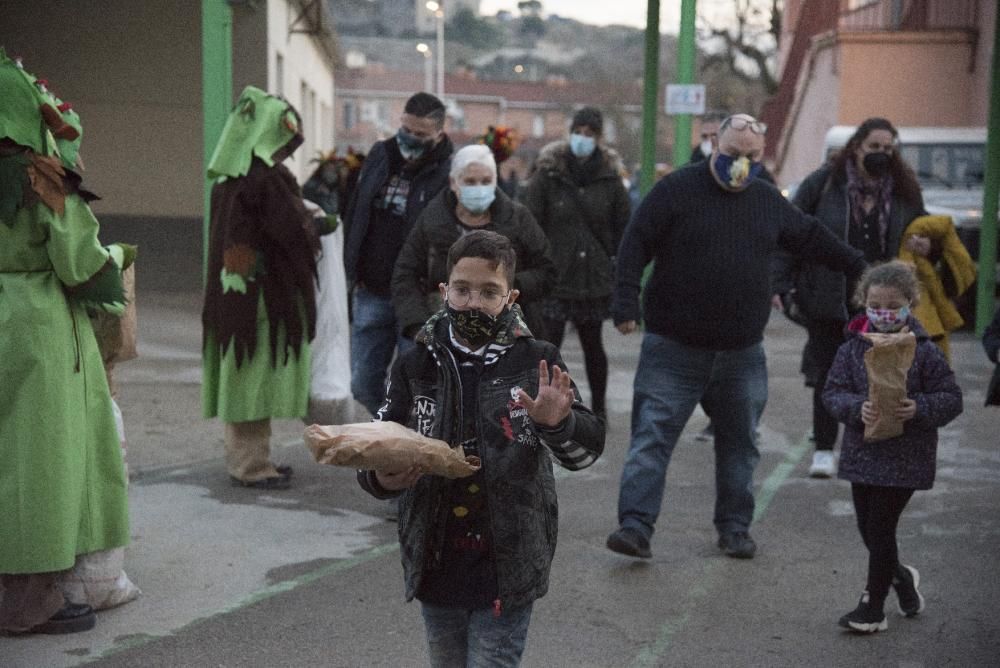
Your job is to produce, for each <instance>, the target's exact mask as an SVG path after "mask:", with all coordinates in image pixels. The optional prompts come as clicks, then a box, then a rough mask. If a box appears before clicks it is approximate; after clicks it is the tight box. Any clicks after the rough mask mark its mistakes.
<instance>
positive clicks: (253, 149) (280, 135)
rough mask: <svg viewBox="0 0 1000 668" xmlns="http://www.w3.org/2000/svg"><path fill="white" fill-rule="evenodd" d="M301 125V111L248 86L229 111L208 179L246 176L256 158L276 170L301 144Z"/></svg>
mask: <svg viewBox="0 0 1000 668" xmlns="http://www.w3.org/2000/svg"><path fill="white" fill-rule="evenodd" d="M301 126H302V123H301V120H300V118H299V114H298V112H297V111H295V108H294V107H292V105H290V104H289V103H288V102H287V101H285V100H283V99H282V98H280V97H276V96H274V95H268V94H267V93H265V92H264V91H262V90H261V89H259V88H256V87H255V86H247V87H246V88H244V89H243V93H242V94H241V95H240V99H239V100H237V102H236V105H235V106H234V107H233V110H232V111H231V112H229V118H227V119H226V126H225V127H224V128H223V129H222V136H221V137H219V143H218V144H216V146H215V152H214V153H213V154H212V159H211V160H209V162H208V177H209V178H211V179H216V178H220V177H221V178H226V177H228V178H235V177H237V176H246V174H247V172H249V171H250V162H251V161H252V160H253V158H254V157H257V158H259V159H260V160H261V161H263V162H264V164H266V165H267V166H268V167H273V166H274V164H275V163H276V162H281V161H282V160H284V159H285V158H287V157H288V156H290V155H291V154H292V153H294V152H295V149H297V148H298V147H299V146H300V145H301V144H302V130H301Z"/></svg>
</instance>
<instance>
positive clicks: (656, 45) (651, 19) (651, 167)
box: [639, 0, 660, 196]
mask: <svg viewBox="0 0 1000 668" xmlns="http://www.w3.org/2000/svg"><path fill="white" fill-rule="evenodd" d="M644 74H645V77H644V79H645V81H644V84H643V96H642V163H641V168H640V169H641V172H640V176H641V179H640V181H639V192H640V193H642V195H643V196H645V195H646V193H648V192H649V189H650V188H652V187H653V182H654V179H655V178H656V118H657V114H658V113H659V110H658V109H657V108H656V99H657V94H658V93H659V89H660V0H648V1H647V3H646V62H645V66H644Z"/></svg>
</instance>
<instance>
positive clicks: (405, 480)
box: [358, 230, 604, 666]
mask: <svg viewBox="0 0 1000 668" xmlns="http://www.w3.org/2000/svg"><path fill="white" fill-rule="evenodd" d="M515 261H516V259H515V254H514V251H513V249H512V248H511V244H510V241H509V240H508V239H507V238H506V237H504V236H502V235H499V234H497V233H495V232H488V231H481V230H477V231H474V232H471V233H469V234H466V235H465V236H463V237H462V238H461V239H459V240H458V241H456V242H455V243H454V244H453V245H452V246H451V248H450V249H449V252H448V263H447V264H448V283H447V284H445V283H442V284H440V286H439V287H440V290H441V294H442V296H443V297H444V299H445V306H444V308H443V309H442V310H441V311H439V312H438V313H437V314H435V315H434V316H432V317H431V318H430V320H428V321H427V323H426V324H425V325H424V327H423V329H422V330H421V331H420V332H419V333H418V334H417V336H416V343H417V346H416V348H415V349H413V350H410V351H409V352H407V353H405V354H404V355H402V356H401V357H400V358H399V359H397V361H396V363H395V364H394V365H393V368H392V373H391V376H390V380H389V384H388V387H387V390H386V398H385V403H384V404H383V406H382V407H381V408H380V409H379V411H378V414H377V415H376V419H378V420H391V421H394V422H398V423H400V424H404V425H406V426H408V427H411V428H414V429H416V430H418V431H420V432H421V433H423V434H424V435H427V436H431V437H433V438H438V439H441V440H444V441H446V442H447V443H449V444H450V445H452V446H461V447H462V448H463V449H464V451H465V454H466V455H476V456H478V457H479V458H480V460H481V462H482V468H481V469H480V470H479V471H478V472H477V473H476V474H475V475H473V476H472V477H469V478H460V479H457V480H448V479H445V478H442V477H439V476H432V475H423V474H422V472H421V471H420V470H418V469H416V468H411V469H409V470H404V471H360V472H359V473H358V479H359V482H360V483H361V486H362V487H363V488H364V489H365V490H367V491H368V492H369V493H371V494H372V495H374V496H376V497H377V498H389V497H394V496H398V497H399V541H400V546H401V550H400V551H401V555H402V561H403V571H404V580H405V588H406V592H405V593H406V599H407V600H412V599H413V598H417V599H418V600H419V601H420V602H421V605H422V612H423V616H424V623H425V627H426V632H427V640H428V647H429V654H430V659H431V665H433V666H452V665H463V666H464V665H480V664H481V663H486V662H489V663H490V665H498V666H499V665H503V666H516V665H518V664H519V662H520V658H521V654H522V653H523V651H524V646H525V640H526V638H527V632H528V623H529V620H530V618H531V609H532V603H533V602H534V600H535V599H537V598H539V597H541V596H543V595H544V594H545V593H546V591H547V589H548V580H549V568H550V566H551V562H552V556H553V554H554V552H555V547H556V531H557V502H556V490H555V480H554V478H553V473H552V460H553V459H554V460H555V461H556V462H558V463H559V464H560V465H561V466H562V467H563V468H566V469H570V470H579V469H583V468H586V467H587V466H590V465H591V464H592V463H594V461H595V460H596V459H597V458H598V457H599V456H600V454H601V452H602V451H603V449H604V424H603V423H602V422H601V421H600V420H598V419H597V417H596V416H595V415H594V414H593V413H592V412H591V411H590V410H589V409H587V408H586V407H585V406H584V405H583V404H582V403H581V402H580V395H579V393H578V392H577V391H576V387H575V386H574V384H573V382H572V380H571V379H570V376H569V373H567V372H566V371H565V370H564V369H565V365H564V364H563V362H562V359H561V358H560V356H559V351H558V350H557V349H556V348H555V346H553V345H551V344H549V343H546V342H543V341H537V340H535V339H534V338H532V336H531V332H530V331H528V329H527V327H525V325H524V322H523V320H522V317H521V310H520V307H518V306H517V305H516V304H515V303H514V302H515V301H516V299H517V296H518V291H517V290H514V289H512V287H511V286H512V284H513V277H514V270H515Z"/></svg>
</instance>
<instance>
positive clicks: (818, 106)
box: [774, 42, 841, 186]
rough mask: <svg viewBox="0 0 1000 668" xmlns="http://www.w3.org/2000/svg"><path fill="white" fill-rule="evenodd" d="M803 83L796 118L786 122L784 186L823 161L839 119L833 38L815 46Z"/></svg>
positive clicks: (780, 179)
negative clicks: (827, 138) (826, 139)
mask: <svg viewBox="0 0 1000 668" xmlns="http://www.w3.org/2000/svg"><path fill="white" fill-rule="evenodd" d="M799 83H800V85H801V86H802V87H803V89H802V90H801V91H799V96H798V103H797V105H796V106H795V107H793V110H792V113H793V114H794V118H791V119H789V122H788V124H787V126H786V127H787V128H788V133H789V134H788V137H787V139H786V142H787V150H786V151H785V153H784V160H783V161H782V162H781V164H780V166H779V169H777V170H776V172H775V175H774V176H775V179H776V180H777V182H778V184H779V185H781V186H787V185H789V184H793V183H797V182H799V181H801V180H802V179H804V178H805V177H806V176H807V175H808V174H809V173H810V172H812V171H813V170H814V169H816V168H817V167H819V166H820V165H821V164H822V152H823V138H824V137H825V135H826V131H827V130H829V129H830V128H831V127H833V126H834V125H837V124H838V122H839V119H838V116H837V112H838V109H839V107H840V94H841V93H840V86H841V84H840V76H839V74H838V68H837V50H836V49H835V48H834V46H833V44H832V43H831V42H827V43H826V44H825V45H821V46H818V47H816V48H814V49H813V51H812V67H811V70H810V73H809V74H806V75H803V76H802V77H801V78H800V82H799ZM775 139H777V138H775Z"/></svg>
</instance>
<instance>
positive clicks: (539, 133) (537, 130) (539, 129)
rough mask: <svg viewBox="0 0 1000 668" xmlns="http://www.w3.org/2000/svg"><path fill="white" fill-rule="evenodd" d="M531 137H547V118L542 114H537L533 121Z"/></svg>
mask: <svg viewBox="0 0 1000 668" xmlns="http://www.w3.org/2000/svg"><path fill="white" fill-rule="evenodd" d="M531 136H532V137H544V136H545V116H543V115H541V114H535V115H534V116H533V117H532V119H531Z"/></svg>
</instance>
